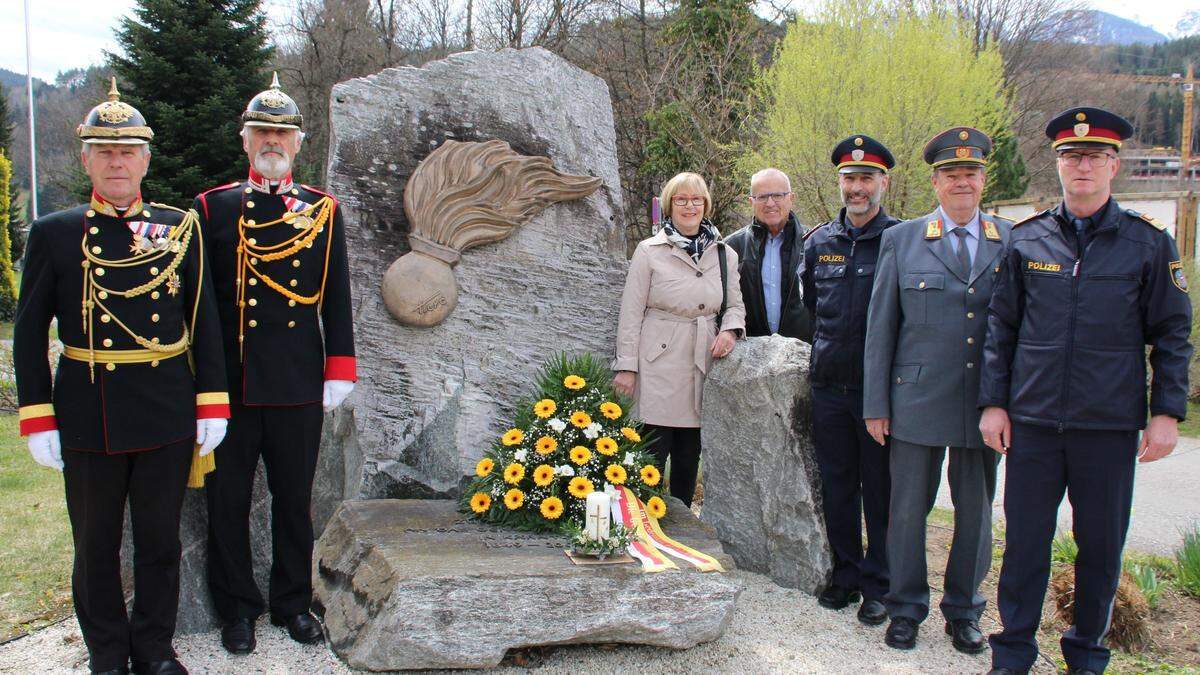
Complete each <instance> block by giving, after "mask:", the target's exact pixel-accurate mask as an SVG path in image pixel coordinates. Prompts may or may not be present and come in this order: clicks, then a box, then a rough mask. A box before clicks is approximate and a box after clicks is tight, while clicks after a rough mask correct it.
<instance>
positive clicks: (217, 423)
mask: <svg viewBox="0 0 1200 675" xmlns="http://www.w3.org/2000/svg"><path fill="white" fill-rule="evenodd" d="M228 426H229V420H225V419H221V418H219V417H218V418H213V419H203V420H196V442H197V443H199V444H200V456H201V457H203V456H205V455H207V454H208V453H210V452H212V451H213V448H215V447H217V446H218V445H220V444H221V441H222V440H224V439H225V429H226V428H228Z"/></svg>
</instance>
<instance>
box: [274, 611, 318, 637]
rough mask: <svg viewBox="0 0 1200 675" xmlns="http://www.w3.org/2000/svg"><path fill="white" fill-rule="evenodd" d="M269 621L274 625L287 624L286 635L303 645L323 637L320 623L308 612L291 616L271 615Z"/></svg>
mask: <svg viewBox="0 0 1200 675" xmlns="http://www.w3.org/2000/svg"><path fill="white" fill-rule="evenodd" d="M271 623H272V624H273V625H275V626H287V632H288V637H290V638H292V639H293V640H295V641H296V642H299V643H300V644H305V645H311V644H316V643H318V642H321V641H323V640H324V639H325V633H324V632H322V631H321V623H320V622H319V621H317V618H316V617H315V616H313V615H312V614H310V613H308V612H301V613H300V614H296V615H293V616H276V615H275V614H272V615H271Z"/></svg>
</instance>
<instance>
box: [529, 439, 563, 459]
mask: <svg viewBox="0 0 1200 675" xmlns="http://www.w3.org/2000/svg"><path fill="white" fill-rule="evenodd" d="M533 448H534V450H537V451H538V454H539V455H548V454H550V453H552V452H554V451H555V450H557V449H558V441H556V440H554V438H553V437H551V436H542V437H541V438H539V439H537V445H535V446H533Z"/></svg>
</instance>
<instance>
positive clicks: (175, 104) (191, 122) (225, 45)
mask: <svg viewBox="0 0 1200 675" xmlns="http://www.w3.org/2000/svg"><path fill="white" fill-rule="evenodd" d="M260 5H261V0H138V3H137V8H136V9H135V10H134V14H135V15H136V18H130V17H126V18H124V19H122V20H121V26H120V28H119V29H118V31H117V42H118V43H119V44H120V45H121V49H122V51H123V53H122V54H109V55H108V56H109V62H110V65H111V66H112V67H113V69H114V71H115V72H116V75H117V85H118V88H119V89H120V90H121V99H122V100H123V101H126V102H128V103H129V104H131V105H133V106H134V107H136V108H137V109H138V110H140V111H142V114H143V115H145V116H146V121H147V122H148V123H149V124H150V126H151V128H153V129H154V141H153V142H152V143H151V149H152V151H153V153H154V155H153V159H152V160H151V162H150V173H149V174H148V175H147V176H146V179H145V180H144V181H143V182H142V191H143V193H144V195H145V197H146V198H147V199H150V200H153V201H157V202H163V203H167V204H171V205H173V206H180V207H187V206H189V205H191V202H192V198H193V197H195V195H196V194H198V193H200V192H202V191H204V190H207V189H208V188H210V187H213V186H215V185H221V184H223V183H228V182H230V181H233V180H241V179H243V178H244V177H245V175H246V168H247V161H246V157H245V154H244V152H243V151H242V141H241V138H240V137H239V136H238V131H239V130H240V129H241V119H240V115H241V112H242V110H244V109H245V107H246V103H247V102H249V100H250V99H251V98H252V97H253V96H254V95H255V94H257V93H258V92H260V91H262V90H263V89H266V88H267V85H268V84H270V73H269V72H268V71H266V70H265V69H266V66H267V65H268V63H269V60H270V58H271V55H272V51H273V48H272V47H271V46H270V45H269V44H268V42H267V39H268V35H267V30H266V18H265V16H264V15H263V13H262V11H261V7H260Z"/></svg>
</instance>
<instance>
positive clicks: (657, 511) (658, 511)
mask: <svg viewBox="0 0 1200 675" xmlns="http://www.w3.org/2000/svg"><path fill="white" fill-rule="evenodd" d="M646 510H647V511H649V512H650V515H652V516H654V517H655V518H662V517H663V516H665V515H667V503H666V502H664V501H663V500H661V499H659V498H658V497H651V498H650V501H648V502H646Z"/></svg>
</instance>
